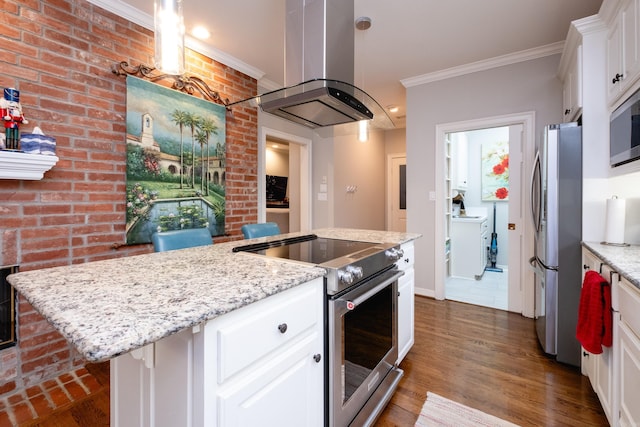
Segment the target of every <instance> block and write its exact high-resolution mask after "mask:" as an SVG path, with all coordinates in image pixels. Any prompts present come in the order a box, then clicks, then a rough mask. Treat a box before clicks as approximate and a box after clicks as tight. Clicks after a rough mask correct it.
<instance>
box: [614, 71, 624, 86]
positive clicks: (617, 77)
mask: <svg viewBox="0 0 640 427" xmlns="http://www.w3.org/2000/svg"><path fill="white" fill-rule="evenodd" d="M622 77H623V75H622V74H620V73H616V76H615V77H614V78H613V79H612V80H611V83H613V84H616V83H618V82H619V81H620V79H621V78H622Z"/></svg>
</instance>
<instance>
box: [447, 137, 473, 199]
mask: <svg viewBox="0 0 640 427" xmlns="http://www.w3.org/2000/svg"><path fill="white" fill-rule="evenodd" d="M450 144H451V185H452V189H453V190H466V189H467V187H468V182H467V181H468V179H469V154H468V146H469V144H468V142H467V136H466V135H465V134H464V132H458V133H455V134H453V135H452V138H451V142H450Z"/></svg>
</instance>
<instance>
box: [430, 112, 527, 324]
mask: <svg viewBox="0 0 640 427" xmlns="http://www.w3.org/2000/svg"><path fill="white" fill-rule="evenodd" d="M512 125H522V168H521V169H522V170H521V171H520V173H521V179H520V188H519V189H518V190H519V191H520V194H521V195H523V197H522V201H521V203H522V204H523V208H522V213H523V215H524V216H525V217H526V212H529V200H528V198H527V197H526V194H527V185H526V183H527V182H528V180H527V179H525V173H524V171H527V170H530V169H531V163H532V161H533V155H532V152H533V147H534V146H535V111H528V112H523V113H515V114H508V115H503V116H494V117H485V118H480V119H473V120H466V121H460V122H452V123H442V124H438V125H436V147H435V156H436V159H439V160H438V161H436V162H435V176H436V180H435V184H436V188H435V191H436V199H435V224H436V227H435V238H434V242H433V244H434V250H433V253H434V257H435V260H434V261H435V263H434V277H435V298H436V299H439V300H443V299H445V281H446V268H445V257H446V254H445V250H446V248H445V245H444V241H445V236H444V231H445V226H444V224H445V220H446V217H445V206H444V202H445V198H446V195H445V194H444V193H445V189H446V186H445V176H444V165H445V160H446V157H445V156H446V149H445V143H446V135H447V134H449V133H456V132H466V131H471V130H476V129H486V128H494V127H503V126H512ZM522 226H523V231H522V236H523V241H522V245H521V256H520V259H519V260H515V261H517V262H519V263H520V277H519V282H520V284H521V286H520V289H512V287H509V311H516V312H520V313H522V314H523V315H524V316H525V317H533V303H534V301H533V284H534V281H533V272H532V271H531V270H530V269H529V268H528V265H527V262H526V259H528V253H529V249H530V248H531V247H532V245H533V243H532V242H533V230H532V226H531V224H530V221H528V220H527V218H523V220H522ZM511 258H512V257H510V259H509V262H510V263H511V262H514V260H511Z"/></svg>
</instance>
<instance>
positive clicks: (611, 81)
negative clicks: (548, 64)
mask: <svg viewBox="0 0 640 427" xmlns="http://www.w3.org/2000/svg"><path fill="white" fill-rule="evenodd" d="M621 37H622V35H621V29H620V19H616V20H615V21H614V23H613V27H612V28H611V30H610V31H609V35H608V36H607V95H608V98H609V101H610V102H613V101H614V100H615V99H616V98H617V96H618V95H619V94H620V90H621V87H622V79H623V78H624V75H623V74H622V73H623V64H622V46H621V45H622V39H621Z"/></svg>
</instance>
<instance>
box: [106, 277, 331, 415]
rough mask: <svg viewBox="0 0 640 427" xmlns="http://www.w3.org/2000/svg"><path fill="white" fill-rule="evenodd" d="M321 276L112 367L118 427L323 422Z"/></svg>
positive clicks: (127, 356) (129, 356) (123, 358)
mask: <svg viewBox="0 0 640 427" xmlns="http://www.w3.org/2000/svg"><path fill="white" fill-rule="evenodd" d="M323 303H324V294H323V279H322V278H318V279H315V280H313V281H311V282H309V283H307V284H304V285H300V286H297V287H295V288H292V289H289V290H287V291H283V292H281V293H279V294H276V295H273V296H270V297H267V298H265V299H263V300H260V301H257V302H255V303H253V304H250V305H247V306H245V307H243V308H241V309H238V310H235V311H232V312H230V313H228V314H225V315H223V316H220V317H218V318H215V319H213V320H211V321H209V322H207V323H205V324H204V325H202V326H200V327H195V328H193V329H188V330H183V331H181V332H179V333H177V334H175V335H172V336H170V337H167V338H165V339H163V340H160V341H158V342H156V343H154V344H150V345H149V346H147V347H145V348H144V349H143V350H142V351H136V352H132V354H125V355H122V356H119V357H117V358H116V359H113V360H112V361H111V378H112V383H111V402H112V405H111V420H112V425H114V426H127V427H128V426H149V427H155V426H158V427H160V426H177V425H180V426H186V427H191V426H198V427H204V426H207V427H209V426H246V425H278V426H292V427H293V426H323V425H324V386H323V384H324V332H323Z"/></svg>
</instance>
